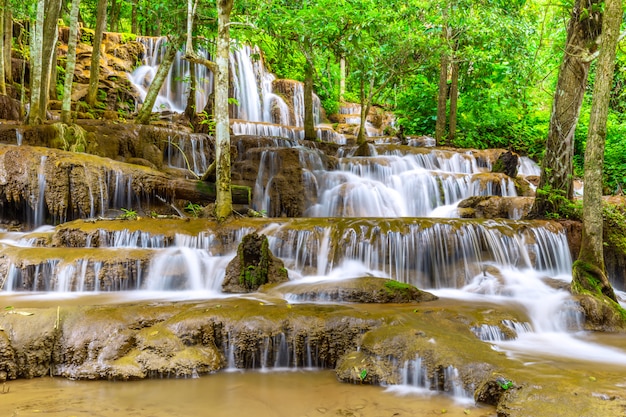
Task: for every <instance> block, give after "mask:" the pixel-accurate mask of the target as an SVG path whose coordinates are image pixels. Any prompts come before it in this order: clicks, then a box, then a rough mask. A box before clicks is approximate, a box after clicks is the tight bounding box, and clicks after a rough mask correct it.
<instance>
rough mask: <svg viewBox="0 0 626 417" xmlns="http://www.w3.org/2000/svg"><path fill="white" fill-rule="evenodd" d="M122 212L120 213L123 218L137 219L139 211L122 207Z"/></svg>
mask: <svg viewBox="0 0 626 417" xmlns="http://www.w3.org/2000/svg"><path fill="white" fill-rule="evenodd" d="M120 210H122V214H120V215H119V218H120V219H121V220H137V212H136V211H135V210H132V209H125V208H124V207H122V208H121V209H120Z"/></svg>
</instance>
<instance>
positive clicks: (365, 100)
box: [356, 78, 374, 153]
mask: <svg viewBox="0 0 626 417" xmlns="http://www.w3.org/2000/svg"><path fill="white" fill-rule="evenodd" d="M373 96H374V79H373V78H371V79H370V82H369V90H368V91H365V81H364V80H363V79H362V78H361V120H360V123H359V133H358V134H357V137H356V143H357V145H359V147H362V146H364V145H365V144H366V143H367V130H366V129H365V123H366V122H367V115H368V114H369V113H370V107H371V105H372V97H373ZM361 149H363V148H361ZM361 153H362V151H361Z"/></svg>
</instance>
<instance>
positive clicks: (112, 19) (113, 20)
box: [108, 0, 122, 32]
mask: <svg viewBox="0 0 626 417" xmlns="http://www.w3.org/2000/svg"><path fill="white" fill-rule="evenodd" d="M121 7H122V4H121V3H118V2H117V0H111V7H110V8H109V19H108V20H109V31H110V32H117V31H118V30H117V29H118V22H119V19H118V17H119V12H120V8H121Z"/></svg>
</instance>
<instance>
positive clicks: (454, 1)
mask: <svg viewBox="0 0 626 417" xmlns="http://www.w3.org/2000/svg"><path fill="white" fill-rule="evenodd" d="M50 2H51V1H48V2H47V3H50ZM379 3H380V2H378V1H373V0H336V1H329V0H315V1H314V0H310V1H299V2H292V1H287V0H272V1H257V0H245V1H235V2H234V5H233V10H232V12H231V25H230V29H231V37H232V38H233V39H235V40H237V41H238V42H242V43H243V42H248V43H252V44H257V45H259V46H260V47H261V50H262V53H263V54H264V59H265V62H266V65H267V66H268V67H269V69H270V70H271V71H272V72H274V73H276V74H277V76H278V77H280V78H289V79H295V80H299V81H305V78H306V74H307V68H311V70H312V72H313V82H314V89H315V91H316V93H317V94H318V96H319V97H320V98H321V100H322V104H323V107H324V108H325V110H326V112H327V113H328V114H330V113H334V112H336V111H337V110H338V108H339V103H340V102H341V101H348V102H357V103H358V102H361V101H363V99H366V101H367V99H369V101H370V102H371V103H373V104H376V105H379V106H382V107H384V108H385V109H387V110H390V111H392V112H393V113H395V115H396V117H397V126H398V127H400V128H401V129H402V130H403V133H404V134H406V135H433V136H435V135H436V137H437V140H438V143H440V144H448V145H452V146H458V147H472V148H507V149H510V150H513V151H515V152H518V153H520V154H522V155H528V156H530V157H531V158H533V159H535V160H540V159H541V157H542V154H543V152H544V148H545V141H546V137H547V132H548V126H549V120H550V110H551V104H552V101H553V97H554V91H555V85H556V80H557V76H558V72H559V65H560V63H561V61H562V59H563V51H564V47H565V40H566V35H567V25H568V21H569V20H570V17H571V13H572V7H573V2H572V1H567V0H566V1H561V0H558V1H544V0H529V1H523V0H516V1H501V0H445V1H421V0H404V1H389V2H385V3H384V4H379ZM582 3H585V2H582ZM589 4H590V6H589V7H592V6H593V2H589ZM99 5H100V7H101V8H102V6H103V5H104V6H105V7H106V10H107V12H106V30H108V31H111V32H122V33H129V34H133V35H146V36H170V37H172V39H174V38H176V37H182V36H184V33H185V31H186V22H187V4H186V3H182V2H176V1H173V0H152V1H149V2H148V1H145V0H133V1H120V0H109V1H106V0H100V1H97V0H82V2H81V3H80V9H79V21H80V22H81V24H82V26H83V27H84V28H95V27H96V20H97V15H98V13H97V10H98V6H99ZM70 7H71V5H70V3H69V2H62V3H61V12H60V19H61V20H62V22H63V23H64V24H66V25H67V24H69V12H70ZM2 8H3V10H4V11H6V12H5V13H4V14H5V19H4V23H5V24H4V26H5V30H6V29H7V26H10V25H7V23H8V22H9V21H10V20H9V19H12V22H14V23H13V26H15V25H16V24H17V25H24V26H28V25H27V23H26V22H28V21H31V20H33V19H34V18H35V17H36V11H37V2H35V1H30V2H29V1H26V2H17V1H14V0H4V5H3V7H2ZM583 11H584V7H583ZM195 12H196V19H195V21H194V22H195V24H194V28H193V32H194V37H195V39H196V42H198V40H199V41H200V42H199V43H198V45H199V46H200V47H202V48H204V49H207V50H208V51H209V52H211V51H214V50H215V37H216V26H217V14H216V7H215V4H214V3H213V2H208V3H204V2H200V3H198V5H197V9H196V10H195ZM13 31H14V32H15V29H14V28H13ZM84 32H85V33H88V32H87V31H84ZM26 33H28V32H26ZM129 36H132V35H129ZM5 39H6V36H5ZM11 39H12V45H11V48H12V49H13V50H14V53H16V52H17V53H19V54H21V55H23V56H25V57H28V56H29V50H28V44H27V42H25V40H24V39H20V38H15V37H12V36H11ZM5 45H7V43H5ZM5 56H6V48H5ZM62 61H63V59H62V58H61V59H60V61H59V65H58V68H57V69H58V72H59V75H58V76H57V91H58V94H59V96H62V90H63V78H64V77H63V74H64V63H63V62H62ZM5 62H6V60H5ZM625 70H626V54H624V52H623V51H622V48H621V47H618V51H617V64H616V66H615V73H614V77H613V84H612V89H611V96H610V107H609V116H608V123H607V134H606V148H605V162H604V164H605V165H604V178H603V179H604V181H603V182H604V190H603V192H604V194H621V193H622V189H623V186H624V184H625V183H626V141H624V140H623V137H624V135H625V134H626V116H625V115H624V110H625V109H626V71H625ZM594 77H595V61H592V62H591V69H590V75H589V82H588V84H587V86H588V87H587V92H586V94H585V100H584V102H583V106H582V110H581V114H580V118H579V123H578V126H577V130H576V135H575V141H574V148H575V153H574V166H575V170H574V173H575V175H576V176H582V172H583V169H584V149H585V141H586V138H587V126H588V121H589V112H590V109H591V90H592V87H593V84H594ZM444 112H445V113H444Z"/></svg>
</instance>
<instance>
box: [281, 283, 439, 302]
mask: <svg viewBox="0 0 626 417" xmlns="http://www.w3.org/2000/svg"><path fill="white" fill-rule="evenodd" d="M276 291H282V292H284V293H286V294H289V296H290V297H292V298H296V299H298V300H300V301H307V302H308V301H332V302H336V301H339V302H353V303H417V302H423V301H434V300H436V299H437V296H435V295H433V294H431V293H429V292H426V291H421V290H419V289H418V288H416V287H414V286H413V285H410V284H405V283H402V282H398V281H395V280H392V279H388V278H379V277H360V278H350V279H345V280H340V281H330V282H324V281H322V282H318V283H314V284H295V285H288V286H283V287H279V288H277V289H276Z"/></svg>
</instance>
